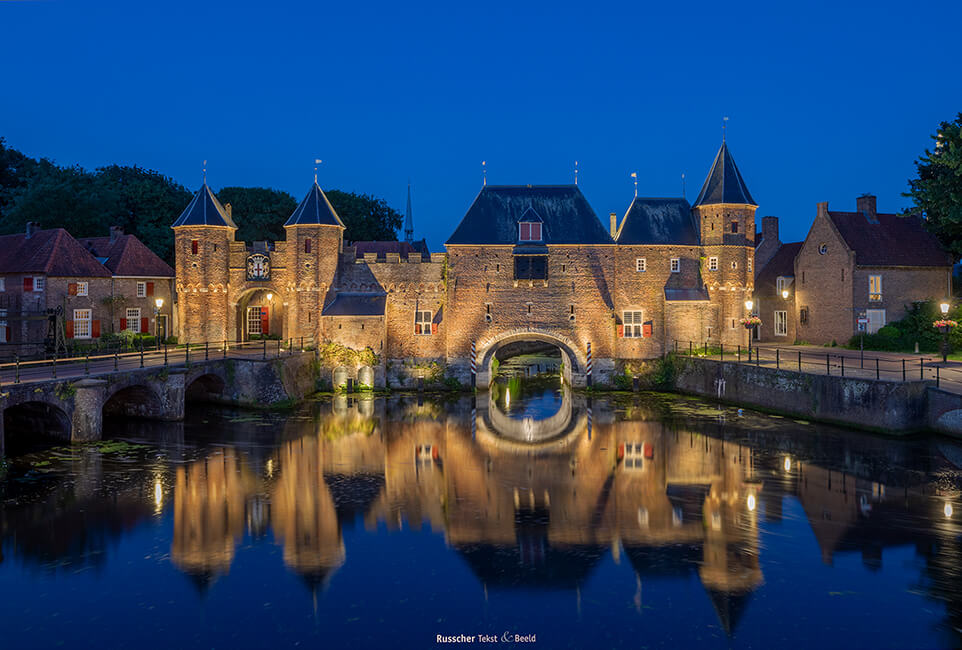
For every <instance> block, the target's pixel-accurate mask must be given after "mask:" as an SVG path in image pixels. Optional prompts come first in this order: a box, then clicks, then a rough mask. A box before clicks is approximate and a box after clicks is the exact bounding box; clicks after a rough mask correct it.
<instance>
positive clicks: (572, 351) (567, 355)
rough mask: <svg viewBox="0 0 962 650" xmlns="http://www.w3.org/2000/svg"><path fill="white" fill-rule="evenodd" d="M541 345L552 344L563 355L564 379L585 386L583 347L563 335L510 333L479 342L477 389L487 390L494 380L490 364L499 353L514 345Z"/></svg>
mask: <svg viewBox="0 0 962 650" xmlns="http://www.w3.org/2000/svg"><path fill="white" fill-rule="evenodd" d="M526 341H538V342H541V343H550V344H551V345H554V346H555V347H557V348H558V349H559V350H560V351H561V360H562V362H563V363H562V376H563V377H564V380H565V382H566V383H567V384H569V385H571V386H584V385H585V368H586V367H587V358H586V357H585V352H584V350H582V348H581V346H579V345H578V344H576V343H575V342H574V341H572V340H570V339H569V338H568V337H566V336H564V335H562V334H556V333H553V332H550V331H548V330H510V331H507V332H502V333H501V334H498V335H496V336H494V337H491V338H489V339H486V340H482V341H479V342H478V386H479V387H487V386H489V385H490V384H491V381H492V380H493V379H494V373H493V371H492V368H491V364H492V362H493V361H494V358H495V354H497V352H498V350H500V349H501V348H503V347H504V346H506V345H509V344H511V343H519V342H526Z"/></svg>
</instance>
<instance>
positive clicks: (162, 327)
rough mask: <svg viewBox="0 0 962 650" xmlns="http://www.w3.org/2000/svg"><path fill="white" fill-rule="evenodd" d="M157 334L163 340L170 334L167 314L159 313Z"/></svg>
mask: <svg viewBox="0 0 962 650" xmlns="http://www.w3.org/2000/svg"><path fill="white" fill-rule="evenodd" d="M157 335H158V336H159V337H160V340H161V341H163V340H165V339H166V338H167V337H168V336H170V335H169V334H168V333H167V314H157Z"/></svg>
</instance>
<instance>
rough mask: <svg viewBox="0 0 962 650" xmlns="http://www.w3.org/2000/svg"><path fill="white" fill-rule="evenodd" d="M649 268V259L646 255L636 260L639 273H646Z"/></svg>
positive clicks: (636, 269) (636, 268)
mask: <svg viewBox="0 0 962 650" xmlns="http://www.w3.org/2000/svg"><path fill="white" fill-rule="evenodd" d="M647 270H648V261H647V260H646V259H645V258H644V257H639V258H638V259H636V260H635V271H637V272H638V273H644V272H645V271H647Z"/></svg>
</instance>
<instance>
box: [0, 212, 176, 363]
mask: <svg viewBox="0 0 962 650" xmlns="http://www.w3.org/2000/svg"><path fill="white" fill-rule="evenodd" d="M100 239H103V240H109V238H106V237H105V238H94V239H93V240H81V241H78V240H77V239H75V238H74V237H72V236H71V235H70V233H68V232H67V231H66V230H64V229H63V228H53V229H48V230H39V229H37V228H36V227H35V225H34V224H33V223H29V224H27V228H26V231H25V232H23V233H18V234H12V235H3V236H0V345H2V344H11V347H10V348H8V349H7V351H6V352H7V354H6V355H7V356H11V355H12V354H15V353H18V354H29V353H31V352H35V351H38V350H39V348H38V349H37V350H31V349H29V348H22V347H16V348H14V347H12V346H13V345H16V346H23V345H27V346H40V345H44V344H45V343H52V342H53V341H54V340H58V339H59V340H63V341H69V340H91V341H94V340H97V339H99V338H100V337H101V336H103V335H104V334H107V333H109V332H112V331H118V330H119V326H120V325H121V322H120V321H119V320H116V319H113V318H112V317H111V309H112V305H114V304H116V302H117V300H116V297H117V293H116V290H117V288H118V287H122V286H123V283H124V282H126V281H128V280H129V281H131V282H133V283H136V282H140V281H141V280H137V279H134V278H133V277H131V278H128V277H126V275H125V274H128V273H132V274H137V275H138V277H139V276H140V275H141V274H144V278H145V280H144V281H146V277H147V276H149V277H151V278H153V279H154V280H151V281H152V282H153V281H155V280H156V279H157V278H158V274H159V273H160V272H162V270H163V269H162V267H166V269H167V271H166V273H168V276H167V277H166V278H164V283H165V284H163V287H161V289H160V293H159V294H158V295H160V294H163V295H165V296H166V297H167V299H168V300H169V297H170V295H171V293H170V285H171V283H172V276H173V270H172V269H170V267H169V266H167V265H166V264H164V263H163V261H162V260H160V258H158V257H157V256H156V255H154V253H152V252H151V251H150V250H149V249H147V248H146V247H145V246H144V245H143V244H142V243H141V242H140V241H139V240H137V238H136V237H133V236H132V235H126V236H124V235H116V237H115V241H114V244H113V248H110V247H109V246H108V247H105V248H103V251H104V254H103V256H99V255H97V256H95V254H94V253H93V252H92V251H95V250H98V249H97V242H98V241H99V240H100ZM120 240H123V244H122V245H121V241H120ZM112 268H113V269H119V274H120V275H118V276H117V277H115V276H114V274H113V271H112ZM154 286H155V287H156V286H157V284H155V285H154ZM144 289H145V290H146V286H145V287H144ZM155 290H156V289H155ZM134 291H136V286H134ZM143 300H150V299H149V298H147V297H144V299H143ZM167 311H168V313H169V308H168V310H167ZM146 313H149V314H150V315H151V316H152V315H153V309H151V310H150V312H145V314H146ZM150 322H153V319H152V318H151V319H150ZM137 326H138V329H139V328H140V327H141V326H143V321H142V320H140V319H138V322H137ZM147 326H149V323H148V324H147Z"/></svg>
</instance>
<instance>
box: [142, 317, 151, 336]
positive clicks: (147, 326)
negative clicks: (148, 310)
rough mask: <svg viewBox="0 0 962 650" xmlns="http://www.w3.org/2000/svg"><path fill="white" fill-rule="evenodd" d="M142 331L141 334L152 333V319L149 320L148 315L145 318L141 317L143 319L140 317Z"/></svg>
mask: <svg viewBox="0 0 962 650" xmlns="http://www.w3.org/2000/svg"><path fill="white" fill-rule="evenodd" d="M140 333H141V334H149V333H150V321H149V320H147V317H146V316H145V317H144V318H141V319H140Z"/></svg>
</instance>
